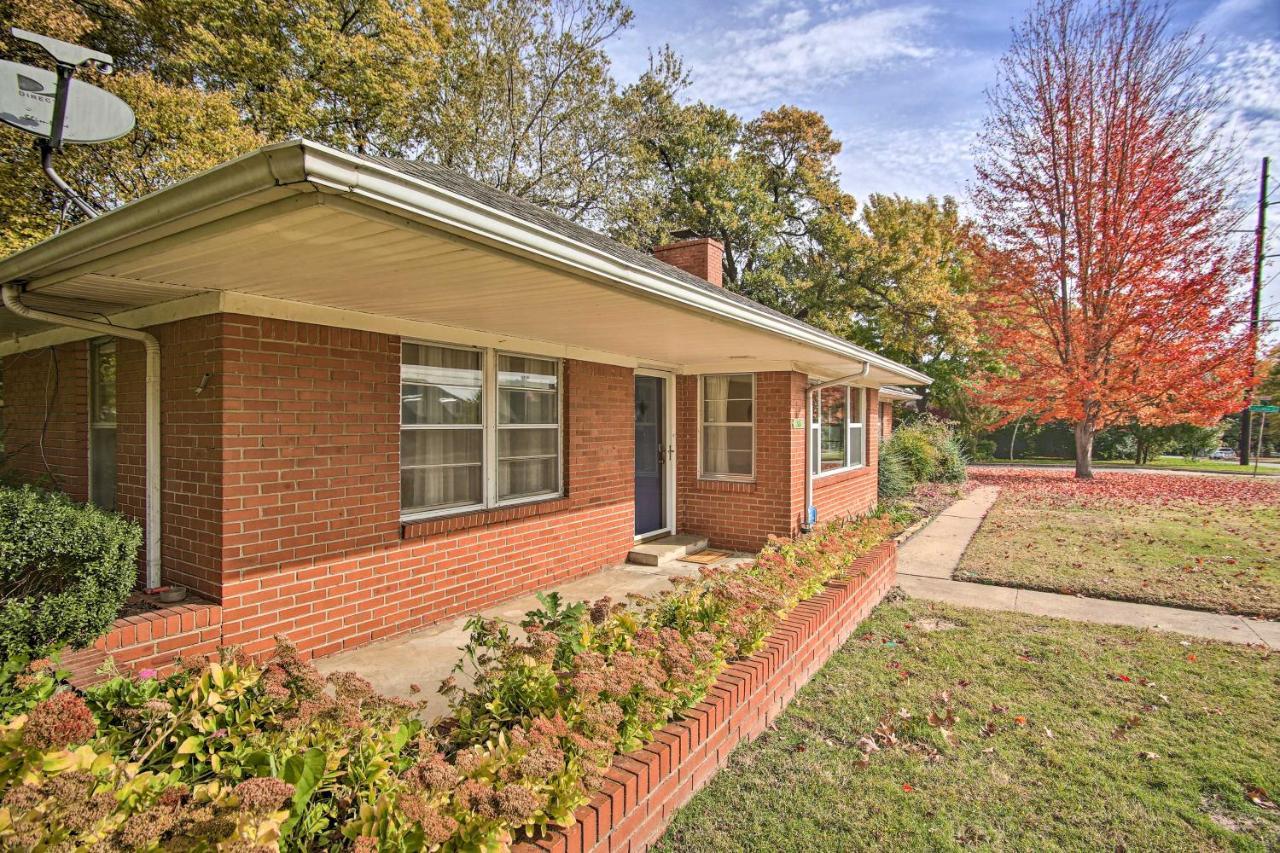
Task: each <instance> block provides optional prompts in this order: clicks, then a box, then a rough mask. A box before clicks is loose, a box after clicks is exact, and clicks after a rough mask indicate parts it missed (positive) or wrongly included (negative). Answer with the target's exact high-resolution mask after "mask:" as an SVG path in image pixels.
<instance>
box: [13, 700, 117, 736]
mask: <svg viewBox="0 0 1280 853" xmlns="http://www.w3.org/2000/svg"><path fill="white" fill-rule="evenodd" d="M97 733H98V724H97V723H96V722H95V721H94V719H93V714H92V713H91V712H90V711H89V706H88V705H86V704H85V703H84V700H83V699H81V698H80V696H79V695H77V694H75V693H72V692H70V691H63V692H61V693H55V694H53V695H52V696H50V697H49V698H48V699H45V700H44V701H43V702H41V703H39V704H38V705H36V706H35V707H34V708H32V709H31V714H30V716H28V717H27V724H26V726H24V727H23V729H22V741H23V743H25V744H26V745H27V746H29V747H33V748H35V749H62V748H63V747H66V746H68V745H70V744H73V743H84V742H85V741H87V740H89V739H90V738H92V737H93V736H94V735H96V734H97Z"/></svg>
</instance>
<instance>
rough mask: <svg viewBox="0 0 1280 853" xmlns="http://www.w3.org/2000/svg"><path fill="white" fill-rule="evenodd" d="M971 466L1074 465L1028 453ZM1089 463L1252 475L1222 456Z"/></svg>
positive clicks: (1264, 471)
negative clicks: (1022, 456) (1020, 457)
mask: <svg viewBox="0 0 1280 853" xmlns="http://www.w3.org/2000/svg"><path fill="white" fill-rule="evenodd" d="M973 464H974V465H1075V460H1073V459H1056V458H1054V457H1050V456H1029V457H1027V458H1026V459H1015V460H1013V461H1012V462H1010V461H1009V460H1008V459H986V460H983V461H980V462H974V463H973ZM1093 464H1094V466H1095V467H1098V468H1118V469H1128V470H1131V471H1141V470H1143V469H1144V468H1153V469H1155V470H1157V471H1192V472H1197V471H1198V472H1204V473H1209V474H1252V473H1253V465H1249V466H1248V467H1245V466H1243V465H1241V464H1240V463H1239V462H1229V461H1226V460H1222V459H1180V458H1177V457H1160V458H1159V459H1153V460H1151V461H1150V462H1148V463H1146V464H1145V465H1142V466H1138V465H1134V464H1133V463H1132V462H1129V461H1126V460H1099V459H1095V460H1093ZM1277 475H1280V468H1277V467H1274V466H1268V465H1267V464H1266V462H1265V461H1264V463H1263V464H1262V465H1259V466H1258V476H1259V477H1274V476H1277Z"/></svg>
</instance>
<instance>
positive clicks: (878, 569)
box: [517, 542, 897, 853]
mask: <svg viewBox="0 0 1280 853" xmlns="http://www.w3.org/2000/svg"><path fill="white" fill-rule="evenodd" d="M896 554H897V550H896V547H895V545H894V543H893V542H884V543H882V544H880V545H878V546H876V548H875V549H874V550H873V551H871V553H869V554H867V555H866V556H865V557H862V558H860V559H859V560H858V561H857V562H856V563H855V564H854V566H853V568H852V570H851V571H850V573H849V576H848V579H847V580H837V581H832V582H831V583H828V584H827V587H826V589H825V590H823V592H821V593H820V594H818V595H817V596H815V597H813V598H811V599H809V600H808V601H806V602H804V603H803V604H801V605H800V606H799V607H797V608H796V609H795V610H793V611H792V612H791V614H790V615H789V616H787V618H786V619H784V620H783V621H782V622H781V623H780V624H779V625H778V626H777V628H775V629H774V631H773V633H772V634H770V635H769V638H768V640H766V642H765V645H764V648H763V649H761V650H760V651H759V652H756V653H755V654H753V655H752V656H751V657H749V658H747V659H745V660H741V661H738V662H736V663H734V664H732V665H730V666H729V667H728V668H727V669H726V670H725V671H724V672H723V673H721V675H720V677H719V678H717V679H716V682H715V684H714V685H713V686H712V687H711V689H710V690H709V691H708V694H707V699H706V700H705V701H703V702H701V703H699V704H698V705H696V706H694V707H693V708H692V709H690V710H689V711H688V712H686V714H685V715H684V718H683V719H681V720H679V721H678V722H673V723H670V724H668V725H667V726H665V727H664V728H663V729H661V730H660V731H659V732H658V733H657V735H656V736H655V737H654V739H653V741H652V742H651V743H650V744H649V745H647V746H645V747H644V748H642V749H640V750H638V751H636V752H633V753H629V754H627V755H622V756H619V757H618V758H617V759H615V760H614V762H613V765H612V767H611V768H610V769H609V772H608V773H607V777H608V781H607V782H606V783H605V785H604V787H603V788H602V789H601V790H600V792H599V793H598V794H596V796H595V797H593V798H592V800H591V802H590V803H588V804H587V805H585V806H582V807H581V808H580V809H578V811H577V812H576V813H575V817H576V821H575V822H574V824H573V826H571V827H568V828H567V829H563V830H556V831H555V832H553V833H552V834H551V835H549V836H548V837H546V838H544V839H540V840H538V841H537V842H536V843H526V844H524V845H521V846H520V847H519V848H517V849H520V850H524V851H534V850H553V851H568V853H576V851H587V850H600V851H610V850H627V849H631V850H643V849H644V848H645V847H647V846H648V845H649V844H651V843H652V842H653V841H654V840H655V839H656V838H657V837H658V836H659V835H660V834H661V833H662V831H663V829H665V827H666V826H667V824H668V823H669V822H670V821H671V819H672V817H673V816H674V814H675V812H676V810H677V809H679V808H680V807H681V806H682V805H684V804H685V803H686V802H688V800H689V799H690V798H691V797H692V796H693V795H694V794H695V793H696V792H697V791H699V790H700V789H701V788H702V787H703V786H704V785H706V784H707V782H709V781H710V780H711V778H712V776H713V775H714V774H715V772H716V771H717V770H718V769H719V768H721V767H723V766H724V765H725V764H726V763H727V762H728V760H729V755H730V754H731V753H732V752H733V751H734V749H735V748H736V747H737V746H738V744H740V743H744V742H747V741H750V740H753V739H755V738H756V737H757V736H759V735H760V734H761V733H762V732H764V731H765V730H766V728H767V727H768V726H769V725H770V724H771V723H772V722H773V720H774V719H775V718H776V717H777V716H778V715H779V714H780V713H781V712H782V711H783V709H784V708H786V706H787V704H788V703H789V702H790V701H791V699H792V697H793V696H794V695H795V694H796V691H797V690H799V689H800V688H801V687H802V686H803V685H804V684H805V683H806V682H808V680H809V679H810V677H812V675H813V674H814V673H815V672H816V671H817V670H819V669H821V668H822V666H823V665H824V664H825V663H826V662H827V659H828V658H829V657H830V656H831V655H832V653H833V652H835V651H836V650H837V649H839V648H840V646H841V645H843V644H844V642H845V640H846V639H848V637H849V635H850V634H851V633H852V632H853V631H854V630H855V629H856V628H857V626H858V624H859V623H861V622H862V620H863V619H865V618H866V617H867V615H868V614H869V613H870V612H871V610H872V609H873V608H874V607H875V606H876V605H877V604H878V603H879V602H880V600H881V598H883V597H884V594H885V593H886V592H887V591H888V590H889V589H890V587H892V586H893V584H894V582H895V579H896V577H897V572H896V565H897V562H896Z"/></svg>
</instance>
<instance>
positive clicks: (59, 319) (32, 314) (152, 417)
mask: <svg viewBox="0 0 1280 853" xmlns="http://www.w3.org/2000/svg"><path fill="white" fill-rule="evenodd" d="M21 295H22V285H19V284H6V285H4V290H3V293H2V296H3V300H4V307H5V308H8V309H9V310H10V311H12V312H13V313H14V314H17V315H18V316H19V317H23V318H25V319H27V320H34V321H36V322H40V323H52V324H54V325H58V326H69V327H71V328H73V329H83V330H85V331H86V332H93V333H95V334H99V335H110V336H113V337H117V338H124V339H125V340H130V341H138V342H139V343H141V344H142V346H143V347H144V348H145V349H146V351H147V374H146V376H147V378H146V456H145V459H146V470H147V490H146V537H147V588H148V589H155V588H156V587H158V586H160V342H159V341H158V340H156V338H155V336H154V335H151V334H148V333H147V332H143V331H141V330H139V329H126V328H124V327H122V326H112V325H111V324H109V323H98V322H95V321H93V320H82V319H80V318H79V317H67V316H64V315H62V314H51V313H49V312H47V311H41V310H40V309H38V308H31V307H29V306H27V305H23V304H22V302H21V301H19V297H20V296H21Z"/></svg>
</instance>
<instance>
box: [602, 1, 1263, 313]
mask: <svg viewBox="0 0 1280 853" xmlns="http://www.w3.org/2000/svg"><path fill="white" fill-rule="evenodd" d="M632 5H633V8H634V10H635V21H634V24H633V26H632V27H631V28H630V29H629V30H628V31H627V32H626V33H624V34H623V35H622V36H621V37H620V38H619V39H617V40H616V41H615V43H614V44H613V46H612V47H611V49H610V53H611V55H612V58H613V61H614V63H615V70H616V72H617V76H618V78H619V79H620V80H622V81H627V80H631V79H633V78H634V77H635V76H636V75H637V74H638V73H639V72H640V71H641V70H642V69H643V68H644V66H645V63H646V61H647V55H648V51H649V49H650V48H651V47H657V46H660V45H662V44H664V43H666V44H670V45H671V46H672V47H673V48H674V49H675V50H676V51H677V52H678V53H679V54H680V55H681V56H683V57H684V59H685V62H686V64H687V67H688V69H689V71H690V72H691V74H692V77H693V87H692V91H691V93H690V94H691V97H693V98H698V99H702V100H706V101H709V102H712V103H716V104H719V105H721V106H725V107H729V108H731V109H733V110H735V111H736V112H738V113H740V114H741V115H743V116H746V117H750V116H754V115H756V114H757V113H759V112H760V111H761V110H763V109H767V108H771V107H776V106H778V105H779V104H784V103H790V104H797V105H799V106H802V107H805V108H808V109H813V110H817V111H819V112H821V113H822V114H823V115H825V116H826V117H827V121H828V122H829V123H830V124H831V126H832V128H833V130H834V131H835V133H836V136H837V137H838V138H839V139H840V140H841V141H842V142H843V143H844V151H843V153H842V154H841V155H840V160H839V166H840V171H841V175H842V180H843V183H844V186H845V189H846V190H848V191H849V192H851V193H853V194H854V196H855V197H856V198H858V199H860V200H861V199H865V198H866V196H867V195H868V194H869V193H871V192H887V193H901V194H903V195H910V196H924V195H928V194H931V193H932V194H935V195H942V194H948V193H949V194H953V195H957V196H960V197H962V198H963V196H964V193H965V185H966V183H967V182H968V181H969V180H970V179H971V176H972V164H971V159H970V156H969V149H970V146H971V144H972V141H973V136H974V133H975V131H976V130H977V128H978V126H979V123H980V122H981V120H982V117H983V115H984V113H985V100H984V95H983V92H984V90H985V88H986V87H987V86H989V85H991V83H992V82H993V80H994V73H995V65H996V62H997V60H998V59H999V57H1000V55H1001V54H1002V53H1003V52H1004V50H1005V48H1006V47H1007V45H1008V43H1009V37H1010V27H1011V26H1012V25H1013V24H1014V23H1015V22H1016V21H1017V20H1019V19H1020V18H1021V17H1022V16H1023V15H1024V14H1025V12H1026V10H1027V8H1028V7H1029V5H1030V0H1000V2H982V0H970V2H956V0H950V1H949V2H927V0H920V2H916V1H915V0H903V2H893V0H719V1H718V2H717V0H633V4H632ZM1173 14H1174V18H1175V21H1176V23H1177V25H1178V26H1179V27H1184V28H1185V27H1194V28H1195V29H1196V30H1197V31H1199V32H1201V33H1203V34H1204V35H1205V36H1207V37H1208V38H1209V39H1210V40H1211V41H1212V43H1213V45H1214V51H1213V54H1212V57H1211V59H1210V63H1209V64H1210V69H1209V70H1210V72H1211V73H1212V74H1213V75H1214V77H1215V78H1216V79H1217V80H1218V81H1219V84H1220V85H1221V86H1222V88H1223V90H1224V91H1226V92H1228V93H1229V96H1228V102H1229V106H1228V114H1227V115H1226V116H1224V118H1226V119H1227V120H1228V121H1229V126H1230V127H1231V132H1232V134H1233V138H1234V139H1235V142H1236V144H1237V146H1238V149H1239V152H1240V155H1241V160H1242V166H1241V172H1242V173H1241V175H1240V178H1241V183H1242V186H1244V187H1247V188H1248V189H1247V192H1248V193H1253V194H1256V192H1257V169H1258V161H1259V159H1260V158H1261V157H1262V155H1263V154H1269V155H1271V156H1272V164H1273V176H1274V180H1275V185H1276V186H1280V0H1180V2H1174V4H1173ZM1275 198H1277V199H1280V192H1278V193H1276V195H1275ZM1245 203H1247V202H1245V201H1244V199H1243V198H1242V204H1245ZM1269 213H1270V217H1269V218H1270V219H1271V221H1272V222H1274V223H1275V227H1274V228H1273V229H1272V230H1273V232H1280V207H1273V208H1271V210H1270V211H1269ZM1249 224H1250V225H1251V224H1252V221H1250V222H1249ZM1269 242H1270V243H1271V245H1272V248H1271V251H1280V248H1277V247H1280V237H1277V238H1275V239H1273V240H1271V241H1269ZM1277 270H1280V258H1276V259H1273V260H1272V261H1271V263H1270V266H1269V267H1268V269H1267V273H1266V275H1267V276H1270V275H1272V274H1273V273H1275V272H1276V271H1277ZM1269 303H1277V304H1276V305H1275V306H1274V307H1273V308H1272V309H1271V310H1270V311H1269V312H1268V313H1269V314H1270V315H1273V316H1280V278H1277V279H1275V280H1273V281H1272V282H1271V284H1270V286H1269V287H1268V288H1267V293H1266V297H1265V298H1264V300H1263V304H1264V305H1267V304H1269Z"/></svg>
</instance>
